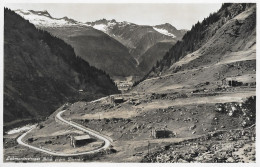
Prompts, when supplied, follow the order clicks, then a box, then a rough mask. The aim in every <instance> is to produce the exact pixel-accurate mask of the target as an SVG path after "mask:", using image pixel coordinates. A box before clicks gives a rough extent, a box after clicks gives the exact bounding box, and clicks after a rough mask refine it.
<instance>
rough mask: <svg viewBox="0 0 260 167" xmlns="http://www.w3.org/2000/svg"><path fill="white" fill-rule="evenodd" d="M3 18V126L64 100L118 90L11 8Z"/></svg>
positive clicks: (40, 113)
mask: <svg viewBox="0 0 260 167" xmlns="http://www.w3.org/2000/svg"><path fill="white" fill-rule="evenodd" d="M41 14H42V15H46V13H41ZM4 19H5V22H4V66H5V68H4V125H5V126H6V127H7V126H12V125H13V124H17V123H21V122H23V121H25V120H36V119H42V118H45V117H46V116H48V115H49V114H50V113H52V112H53V111H55V109H56V108H58V107H59V106H60V105H61V104H63V103H64V102H68V101H75V100H80V99H84V100H92V99H95V98H98V97H102V96H105V95H109V94H114V93H118V90H117V87H116V86H115V84H114V82H113V81H112V80H111V79H110V78H109V76H108V75H107V74H106V73H104V72H103V71H101V70H98V69H96V68H94V67H92V66H90V65H89V64H88V63H87V62H86V61H84V60H83V59H82V58H80V57H77V56H76V55H75V53H74V49H73V48H72V47H71V46H70V45H68V44H67V43H65V42H64V41H62V40H61V39H59V38H56V37H54V36H52V35H50V34H49V33H48V32H46V31H43V30H39V29H37V28H35V26H34V25H33V24H31V23H29V22H28V21H27V20H24V19H23V18H22V17H21V16H19V15H17V14H16V13H15V12H13V11H11V10H9V9H5V10H4ZM79 90H80V91H79Z"/></svg>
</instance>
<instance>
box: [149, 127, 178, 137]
mask: <svg viewBox="0 0 260 167" xmlns="http://www.w3.org/2000/svg"><path fill="white" fill-rule="evenodd" d="M151 136H152V137H153V138H157V139H158V138H170V137H174V136H175V134H174V133H173V132H172V131H170V130H165V129H162V130H159V129H157V130H155V129H153V128H152V131H151Z"/></svg>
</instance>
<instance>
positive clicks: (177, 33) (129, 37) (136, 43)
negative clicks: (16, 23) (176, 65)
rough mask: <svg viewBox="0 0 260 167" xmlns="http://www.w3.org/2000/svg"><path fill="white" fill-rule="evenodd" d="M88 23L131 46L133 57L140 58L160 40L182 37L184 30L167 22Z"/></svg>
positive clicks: (110, 21)
mask: <svg viewBox="0 0 260 167" xmlns="http://www.w3.org/2000/svg"><path fill="white" fill-rule="evenodd" d="M86 24H88V25H90V26H92V27H94V28H96V29H99V30H101V31H103V32H105V33H107V34H108V35H110V36H111V37H113V38H115V39H116V40H118V41H120V42H121V43H122V44H123V45H125V46H126V47H127V48H129V50H130V53H131V55H132V56H133V57H135V58H139V57H140V56H141V55H142V54H144V53H145V52H146V51H147V50H148V49H149V48H150V47H152V46H153V45H155V44H156V43H158V42H163V41H167V42H173V43H175V42H176V41H177V40H179V39H181V38H182V36H183V35H184V34H185V31H184V30H177V29H176V28H175V27H173V26H172V25H171V24H169V23H166V24H162V25H157V26H148V25H137V24H134V23H129V22H126V21H124V22H117V21H116V20H106V19H102V20H98V21H95V22H87V23H86Z"/></svg>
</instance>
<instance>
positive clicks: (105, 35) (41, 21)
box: [15, 10, 186, 77]
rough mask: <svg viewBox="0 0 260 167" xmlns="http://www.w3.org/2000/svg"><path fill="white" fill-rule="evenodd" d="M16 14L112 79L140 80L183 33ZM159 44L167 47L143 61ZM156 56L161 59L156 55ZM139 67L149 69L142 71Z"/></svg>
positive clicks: (23, 12)
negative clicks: (119, 77) (118, 77)
mask: <svg viewBox="0 0 260 167" xmlns="http://www.w3.org/2000/svg"><path fill="white" fill-rule="evenodd" d="M15 12H16V13H18V14H19V15H21V16H22V17H24V18H25V19H27V20H29V21H30V22H31V23H33V24H34V25H35V26H36V27H38V28H41V29H44V30H46V31H48V32H50V33H51V34H53V35H54V36H57V37H59V38H61V39H63V40H64V41H65V42H67V43H68V44H70V45H72V46H73V48H74V49H75V52H76V54H77V55H78V56H80V57H82V58H83V59H84V60H86V61H88V62H89V63H90V64H91V65H93V66H95V67H97V68H99V69H102V70H104V71H106V72H107V73H108V74H109V75H110V76H112V77H116V76H123V77H126V76H143V75H144V74H145V73H147V72H148V71H149V70H150V68H151V67H152V66H153V65H154V63H156V61H158V60H160V59H161V58H162V56H161V54H162V53H163V54H165V53H166V50H167V49H165V48H168V47H167V46H169V44H172V45H173V44H175V43H176V42H177V41H178V40H181V38H182V36H183V35H184V34H185V33H186V30H177V29H176V28H175V27H173V26H172V25H171V24H169V23H166V24H162V25H157V26H148V25H137V24H134V23H129V22H126V21H124V22H117V21H116V20H106V19H102V20H97V21H95V22H86V23H82V22H79V21H75V20H73V19H69V18H68V17H63V18H53V17H52V16H51V15H50V14H49V13H48V12H47V11H33V10H16V11H15ZM86 19H87V18H86ZM158 43H160V46H161V45H163V44H165V45H166V46H165V47H164V46H162V47H156V48H157V49H159V50H160V49H161V48H163V49H162V50H160V51H156V52H155V53H153V54H150V55H149V56H150V57H152V60H153V61H149V60H148V59H146V58H143V57H144V56H145V55H147V54H145V52H146V51H148V50H149V49H150V48H151V47H153V46H155V45H156V44H158ZM158 52H160V55H159V54H156V53H158ZM141 61H148V62H141ZM115 62H117V63H115ZM142 64H149V65H146V67H142V66H140V65H142Z"/></svg>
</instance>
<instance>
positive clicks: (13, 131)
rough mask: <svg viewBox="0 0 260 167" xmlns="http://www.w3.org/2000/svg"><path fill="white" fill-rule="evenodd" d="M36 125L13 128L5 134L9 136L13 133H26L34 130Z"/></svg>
mask: <svg viewBox="0 0 260 167" xmlns="http://www.w3.org/2000/svg"><path fill="white" fill-rule="evenodd" d="M36 125H37V124H35V125H25V126H23V127H20V128H14V129H12V130H10V131H8V132H7V134H8V135H11V134H15V133H20V132H24V131H27V130H30V129H32V128H34V127H35V126H36Z"/></svg>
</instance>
